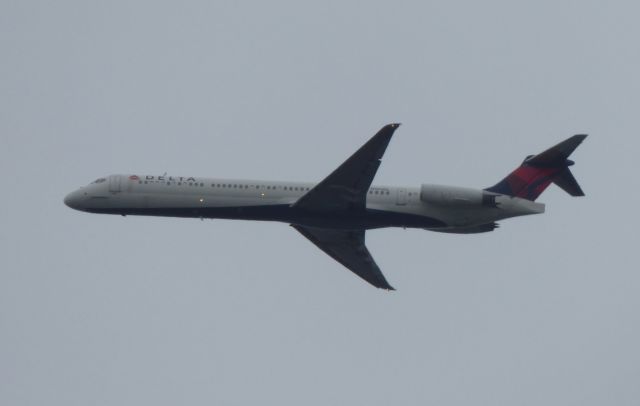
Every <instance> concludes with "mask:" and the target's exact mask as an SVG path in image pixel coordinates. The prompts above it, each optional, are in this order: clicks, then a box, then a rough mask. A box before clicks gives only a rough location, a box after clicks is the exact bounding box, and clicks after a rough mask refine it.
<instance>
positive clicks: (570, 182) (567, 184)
mask: <svg viewBox="0 0 640 406" xmlns="http://www.w3.org/2000/svg"><path fill="white" fill-rule="evenodd" d="M553 183H555V184H556V185H557V186H558V187H560V188H561V189H562V190H564V191H565V192H567V193H569V194H570V195H571V196H584V192H583V191H582V188H581V187H580V185H579V184H578V181H577V180H576V178H574V177H573V174H572V173H571V170H569V168H565V169H564V170H563V171H562V172H560V174H559V175H558V176H557V177H556V178H555V179H553Z"/></svg>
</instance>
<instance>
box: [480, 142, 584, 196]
mask: <svg viewBox="0 0 640 406" xmlns="http://www.w3.org/2000/svg"><path fill="white" fill-rule="evenodd" d="M585 138H587V136H586V134H579V135H574V136H573V137H570V138H568V139H566V140H564V141H562V142H561V143H559V144H558V145H556V146H553V147H551V148H549V149H547V150H546V151H544V152H541V153H539V154H538V155H529V156H528V157H527V158H526V159H525V160H524V162H522V165H520V166H519V167H518V168H516V170H514V171H513V172H511V173H510V174H509V175H508V176H507V177H506V178H504V179H502V180H501V181H500V182H498V183H497V184H496V185H494V186H491V187H490V188H487V189H485V190H487V191H489V192H494V193H500V194H503V195H508V196H515V197H522V198H524V199H528V200H532V201H535V200H536V199H537V198H538V197H539V196H540V195H541V194H542V192H544V190H545V189H546V188H547V187H548V186H549V185H550V184H551V183H555V184H556V185H558V186H559V187H560V188H562V190H564V191H565V192H567V193H568V194H570V195H571V196H584V192H583V191H582V189H581V188H580V185H579V184H578V181H576V178H574V177H573V174H572V173H571V171H570V170H569V167H570V166H571V165H573V164H574V162H573V161H571V160H569V159H568V158H569V155H571V154H572V153H573V151H574V150H575V149H576V148H577V147H578V145H580V143H582V141H584V139H585Z"/></svg>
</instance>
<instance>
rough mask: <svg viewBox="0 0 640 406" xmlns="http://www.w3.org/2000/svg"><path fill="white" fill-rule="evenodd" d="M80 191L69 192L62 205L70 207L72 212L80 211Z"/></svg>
mask: <svg viewBox="0 0 640 406" xmlns="http://www.w3.org/2000/svg"><path fill="white" fill-rule="evenodd" d="M82 197H83V194H82V191H80V190H76V191H75V192H71V193H69V194H68V195H66V196H65V198H64V204H66V205H67V206H69V207H71V208H72V209H74V210H82V204H81V203H82Z"/></svg>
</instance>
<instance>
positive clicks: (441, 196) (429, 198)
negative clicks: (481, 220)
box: [420, 185, 496, 207]
mask: <svg viewBox="0 0 640 406" xmlns="http://www.w3.org/2000/svg"><path fill="white" fill-rule="evenodd" d="M420 200H422V201H423V202H425V203H430V204H437V205H442V206H484V207H496V194H494V193H491V192H486V191H484V190H479V189H470V188H464V187H457V186H443V185H422V186H421V188H420Z"/></svg>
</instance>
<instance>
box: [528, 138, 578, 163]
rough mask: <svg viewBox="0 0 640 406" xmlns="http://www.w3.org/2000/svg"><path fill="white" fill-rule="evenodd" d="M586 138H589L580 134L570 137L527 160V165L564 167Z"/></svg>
mask: <svg viewBox="0 0 640 406" xmlns="http://www.w3.org/2000/svg"><path fill="white" fill-rule="evenodd" d="M585 138H587V135H586V134H578V135H574V136H573V137H569V138H567V139H566V140H564V141H562V142H561V143H559V144H557V145H554V146H553V147H551V148H549V149H548V150H546V151H543V152H541V153H539V154H538V155H534V156H533V157H531V158H529V159H527V160H526V163H527V164H528V165H531V166H544V167H553V166H563V165H564V164H565V162H566V160H567V158H569V155H571V154H572V153H573V151H575V149H576V148H578V145H580V144H581V143H582V141H584V139H585Z"/></svg>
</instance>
